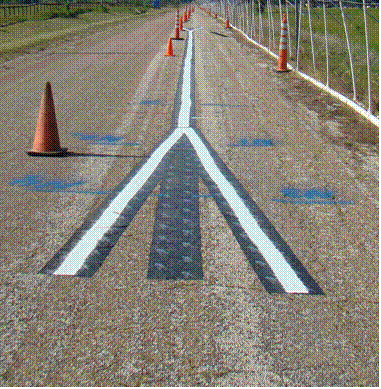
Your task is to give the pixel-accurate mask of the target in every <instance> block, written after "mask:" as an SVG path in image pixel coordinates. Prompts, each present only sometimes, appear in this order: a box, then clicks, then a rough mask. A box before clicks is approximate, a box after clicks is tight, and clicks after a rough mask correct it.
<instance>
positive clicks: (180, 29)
mask: <svg viewBox="0 0 381 389" xmlns="http://www.w3.org/2000/svg"><path fill="white" fill-rule="evenodd" d="M179 31H185V30H184V28H183V17H182V16H180V19H179Z"/></svg>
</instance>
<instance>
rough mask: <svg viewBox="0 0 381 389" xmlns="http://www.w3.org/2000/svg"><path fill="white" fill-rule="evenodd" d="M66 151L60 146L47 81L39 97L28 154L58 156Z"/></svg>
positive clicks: (50, 91) (50, 89)
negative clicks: (35, 123)
mask: <svg viewBox="0 0 381 389" xmlns="http://www.w3.org/2000/svg"><path fill="white" fill-rule="evenodd" d="M66 152H67V149H62V148H61V146H60V139H59V136H58V129H57V121H56V113H55V109H54V101H53V94H52V88H51V86H50V82H47V83H46V85H45V91H44V94H43V95H42V99H41V105H40V111H39V113H38V119H37V126H36V131H35V135H34V141H33V146H32V150H30V151H28V154H29V155H41V156H59V155H62V154H65V153H66Z"/></svg>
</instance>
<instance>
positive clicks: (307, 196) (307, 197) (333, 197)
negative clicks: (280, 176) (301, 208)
mask: <svg viewBox="0 0 381 389" xmlns="http://www.w3.org/2000/svg"><path fill="white" fill-rule="evenodd" d="M280 192H281V193H282V195H283V197H281V198H274V199H272V200H273V201H276V202H280V203H294V204H353V203H352V201H346V200H339V199H338V195H337V194H336V193H334V192H333V191H331V190H329V189H326V188H311V189H298V188H292V187H290V188H283V189H281V191H280Z"/></svg>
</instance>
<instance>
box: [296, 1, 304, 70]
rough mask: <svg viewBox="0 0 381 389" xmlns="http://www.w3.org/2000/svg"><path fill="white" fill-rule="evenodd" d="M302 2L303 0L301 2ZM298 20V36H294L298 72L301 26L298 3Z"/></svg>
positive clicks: (300, 6) (300, 7) (300, 5)
mask: <svg viewBox="0 0 381 389" xmlns="http://www.w3.org/2000/svg"><path fill="white" fill-rule="evenodd" d="M302 1H304V0H302ZM298 15H299V18H298V35H297V36H296V42H297V47H298V49H297V52H296V70H299V57H300V50H299V47H300V35H301V31H300V30H301V28H300V26H301V24H302V4H301V3H299V12H298Z"/></svg>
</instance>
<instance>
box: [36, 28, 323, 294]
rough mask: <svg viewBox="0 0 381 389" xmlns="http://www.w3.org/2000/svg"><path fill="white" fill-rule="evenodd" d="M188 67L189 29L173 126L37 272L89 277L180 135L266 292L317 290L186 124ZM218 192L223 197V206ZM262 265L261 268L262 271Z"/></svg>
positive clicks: (191, 93) (191, 92)
mask: <svg viewBox="0 0 381 389" xmlns="http://www.w3.org/2000/svg"><path fill="white" fill-rule="evenodd" d="M192 71H194V59H193V31H191V30H189V35H188V40H187V48H186V55H185V58H184V66H183V74H182V83H181V86H180V88H181V89H180V91H181V97H180V109H179V113H178V118H177V126H176V128H174V129H173V131H172V132H171V133H170V134H169V136H168V137H167V138H166V139H165V140H163V141H162V143H161V144H159V145H158V146H157V147H156V149H155V150H154V151H153V152H152V154H151V156H150V157H149V158H148V160H147V161H146V162H145V163H143V164H142V165H141V166H140V167H138V168H137V169H136V170H135V171H133V172H131V173H130V175H129V176H128V177H127V183H126V184H124V183H123V186H122V187H121V188H120V192H119V193H118V194H117V195H116V196H115V197H114V198H112V199H110V200H109V201H108V204H107V206H106V207H105V209H104V210H103V211H102V212H101V214H100V215H98V217H97V218H96V220H95V222H94V223H93V224H92V226H91V227H90V228H88V229H87V230H86V231H84V230H85V227H84V228H83V229H82V230H81V229H80V230H79V231H77V236H75V235H73V237H72V239H71V240H70V241H69V242H68V243H67V244H66V246H64V248H63V249H62V250H60V251H59V252H58V253H57V254H56V255H55V256H54V257H53V259H52V260H51V261H50V262H49V263H48V264H47V265H46V266H45V268H44V269H42V272H43V273H48V274H54V275H77V276H80V275H84V276H91V275H92V274H93V273H94V272H95V271H96V270H97V269H98V268H99V266H100V265H101V263H102V262H103V260H104V258H105V257H106V256H107V255H108V253H109V251H110V250H111V248H112V247H113V245H114V244H115V243H116V241H115V238H114V239H113V238H112V235H111V234H110V231H111V232H112V231H113V230H117V232H115V236H117V238H118V237H119V236H120V234H121V230H120V228H119V230H118V227H120V219H123V220H124V221H125V224H124V225H123V228H126V227H127V226H128V224H129V223H130V222H131V220H132V218H133V217H134V215H135V214H136V212H137V211H138V210H139V208H140V206H141V205H142V203H143V202H144V201H145V199H146V198H147V197H148V195H149V194H150V193H151V192H152V190H153V189H154V187H155V185H156V184H157V183H158V182H159V181H161V180H162V179H163V178H164V176H163V175H164V174H165V172H166V171H167V170H168V169H167V168H168V163H167V165H165V163H166V158H165V157H166V155H167V154H168V152H169V151H170V150H171V149H172V148H174V147H176V145H177V144H178V142H179V141H180V139H181V138H182V137H183V136H186V138H187V139H188V141H189V142H190V144H189V142H188V145H189V146H187V147H188V148H189V147H191V148H193V151H195V153H196V154H195V155H197V158H198V160H199V162H200V164H199V165H200V168H199V169H198V170H197V167H195V171H194V174H201V176H202V177H203V179H204V181H205V183H206V184H207V187H208V189H209V190H210V191H211V193H212V192H213V193H212V194H213V197H214V199H215V200H216V202H217V205H218V206H219V208H220V209H221V210H222V212H223V214H224V216H225V218H226V219H227V220H228V222H230V224H229V225H230V227H231V228H232V229H233V227H232V225H237V229H236V231H233V232H234V234H235V236H236V238H237V239H239V241H240V244H241V247H243V246H245V245H246V246H247V247H246V246H245V247H243V249H244V251H245V253H249V251H250V250H252V251H253V252H254V254H253V256H250V255H249V254H247V256H248V259H249V260H250V262H251V264H252V265H253V267H254V270H255V271H256V272H257V274H258V275H259V277H260V279H261V281H262V282H263V284H264V286H265V288H266V289H267V290H268V291H270V292H274V291H277V292H281V293H282V292H283V293H284V292H286V293H313V294H321V293H322V291H321V289H320V288H319V286H318V285H317V284H316V283H315V282H314V280H313V279H312V278H311V277H310V276H309V274H308V273H307V272H306V270H305V269H304V268H303V266H302V265H301V263H300V262H299V261H298V260H297V258H296V257H295V255H294V254H293V253H292V252H291V250H290V249H289V247H288V246H287V244H286V243H285V242H284V241H283V239H282V238H281V237H280V235H279V234H278V233H277V232H276V231H275V229H274V228H273V226H272V225H271V224H270V222H269V221H268V220H267V219H266V217H265V216H264V215H263V213H262V212H261V211H260V210H259V208H258V207H257V206H256V204H255V203H254V202H253V200H252V199H251V198H249V196H248V194H247V192H246V191H245V190H244V189H243V188H242V187H241V186H240V184H239V183H238V181H237V180H236V179H235V178H234V176H233V175H232V174H231V172H230V171H229V170H228V169H227V167H226V165H224V164H223V162H222V160H220V158H219V157H218V156H217V154H216V153H215V151H214V150H213V149H212V148H211V146H210V145H209V144H208V142H207V141H206V140H205V139H203V137H202V136H201V133H198V131H196V130H194V129H193V128H192V127H190V120H191V113H192V106H193V104H194V101H193V98H192V97H193V96H194V82H193V83H192ZM212 154H213V155H214V156H213V155H212ZM179 155H181V153H180V154H179ZM175 162H176V161H175ZM177 162H178V161H177ZM218 165H219V166H218ZM200 169H201V170H200ZM221 169H222V170H223V171H224V173H223V172H222V170H221ZM227 177H228V178H229V179H228V178H227ZM237 188H239V189H237ZM239 191H240V192H241V194H239V193H238V192H239ZM219 197H222V198H223V200H224V201H225V202H226V205H224V203H223V201H222V200H220V199H219ZM134 201H135V202H137V205H135V207H133V206H132V204H133V202H134ZM248 203H249V205H247V204H248ZM250 204H251V205H250ZM123 220H122V221H123ZM264 229H265V230H266V232H265V231H264ZM241 230H242V231H241ZM239 231H241V232H239ZM78 236H79V238H78ZM241 236H243V238H242V239H241ZM245 239H246V240H248V241H249V245H248V244H247V243H245ZM242 242H243V243H242ZM250 246H251V247H250ZM249 257H250V258H249ZM175 259H176V258H175ZM172 260H173V258H172ZM261 266H262V267H264V268H266V269H265V270H263V271H261V270H260V267H261ZM189 274H191V273H189ZM198 274H201V273H198ZM185 278H186V277H185ZM302 279H303V280H302ZM270 284H275V286H274V285H270ZM276 285H278V286H276Z"/></svg>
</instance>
